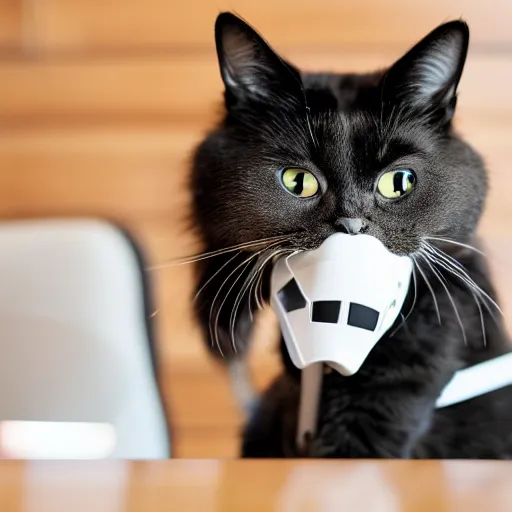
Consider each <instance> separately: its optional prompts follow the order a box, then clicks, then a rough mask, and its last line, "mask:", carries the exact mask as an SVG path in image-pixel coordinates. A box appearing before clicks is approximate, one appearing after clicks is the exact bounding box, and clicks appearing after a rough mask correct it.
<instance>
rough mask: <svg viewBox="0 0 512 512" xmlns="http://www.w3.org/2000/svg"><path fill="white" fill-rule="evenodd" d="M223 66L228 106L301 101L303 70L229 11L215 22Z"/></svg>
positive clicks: (219, 53)
mask: <svg viewBox="0 0 512 512" xmlns="http://www.w3.org/2000/svg"><path fill="white" fill-rule="evenodd" d="M215 42H216V46H217V55H218V58H219V67H220V72H221V76H222V80H223V81H224V85H225V87H226V102H227V104H228V107H229V106H230V105H236V104H239V103H245V102H247V101H253V102H264V103H268V102H278V103H279V104H280V105H283V102H284V103H285V104H286V102H288V101H292V102H296V101H299V102H300V101H301V96H302V95H303V92H302V79H301V77H300V74H299V72H298V71H297V70H296V69H295V68H294V67H293V66H291V65H290V64H288V63H286V62H284V60H283V59H281V57H279V56H278V55H277V53H276V52H275V51H274V50H273V49H272V48H271V47H270V45H268V44H267V43H266V42H265V41H264V40H263V38H262V37H261V36H260V35H259V34H258V33H257V32H256V31H255V30H254V29H253V28H252V27H250V26H249V25H248V24H247V23H246V22H245V21H243V20H242V19H241V18H239V17H238V16H235V15H234V14H231V13H229V12H224V13H221V14H219V16H218V17H217V21H216V23H215Z"/></svg>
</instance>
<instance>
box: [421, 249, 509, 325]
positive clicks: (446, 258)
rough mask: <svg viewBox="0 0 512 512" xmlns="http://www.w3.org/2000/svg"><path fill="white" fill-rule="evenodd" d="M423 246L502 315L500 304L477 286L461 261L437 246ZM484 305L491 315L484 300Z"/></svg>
mask: <svg viewBox="0 0 512 512" xmlns="http://www.w3.org/2000/svg"><path fill="white" fill-rule="evenodd" d="M424 247H426V249H427V250H428V251H429V252H430V253H431V254H433V255H435V257H437V258H440V259H441V260H442V262H443V263H444V264H445V265H446V266H445V267H443V268H445V270H448V271H449V272H451V273H452V274H453V275H454V276H456V277H458V278H459V279H460V280H461V281H463V282H464V283H465V284H467V285H468V287H469V288H470V289H471V290H473V291H475V292H476V293H478V295H479V296H480V297H483V298H485V299H487V300H488V301H489V302H490V303H491V304H492V305H493V306H494V307H495V308H496V309H497V310H498V311H499V312H500V313H501V314H502V315H503V311H502V310H501V308H500V306H499V305H498V304H497V303H496V301H495V300H494V299H493V298H492V297H491V296H490V295H489V294H488V293H486V292H485V291H484V290H482V288H480V286H478V284H477V283H475V281H474V280H473V279H472V278H471V276H470V275H469V274H468V273H467V272H466V269H465V268H464V267H463V266H462V265H461V263H460V262H459V261H457V260H456V259H455V258H453V257H452V256H450V255H449V254H446V253H445V252H443V251H442V250H440V249H438V248H437V247H434V246H432V245H430V244H428V243H424ZM439 264H440V265H441V266H443V265H442V264H441V263H439ZM447 267H448V268H447ZM484 305H485V306H486V307H487V309H488V311H489V312H490V313H491V315H492V314H493V313H492V312H491V310H490V309H489V306H488V304H487V303H486V302H484Z"/></svg>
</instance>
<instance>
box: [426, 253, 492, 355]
mask: <svg viewBox="0 0 512 512" xmlns="http://www.w3.org/2000/svg"><path fill="white" fill-rule="evenodd" d="M427 257H428V258H429V260H430V261H431V262H432V263H433V264H434V265H439V261H438V260H437V259H436V258H435V257H433V256H427ZM441 266H442V267H443V268H445V269H446V270H448V269H447V268H446V267H445V266H444V265H441ZM448 271H449V272H451V273H453V272H452V270H448ZM457 277H459V278H460V276H457ZM468 288H469V291H470V292H471V295H472V296H473V299H474V300H475V304H476V306H477V308H478V312H479V314H480V325H481V328H482V338H483V342H484V347H486V346H487V335H486V329H485V321H484V314H483V311H482V307H481V305H480V302H479V300H478V299H479V297H478V295H477V294H476V293H475V291H474V289H473V287H472V286H471V285H468Z"/></svg>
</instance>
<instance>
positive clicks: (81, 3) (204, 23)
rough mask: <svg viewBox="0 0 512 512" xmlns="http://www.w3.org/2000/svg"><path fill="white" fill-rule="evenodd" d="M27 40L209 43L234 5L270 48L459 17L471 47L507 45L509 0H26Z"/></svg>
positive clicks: (390, 37) (405, 40)
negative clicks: (175, 0)
mask: <svg viewBox="0 0 512 512" xmlns="http://www.w3.org/2000/svg"><path fill="white" fill-rule="evenodd" d="M30 6H31V8H32V9H33V13H32V16H33V19H34V28H33V34H32V37H33V41H34V44H35V45H36V46H37V48H39V49H40V50H43V51H55V50H57V51H62V50H70V49H73V50H77V49H79V50H84V49H88V50H90V49H93V50H98V49H100V50H105V49H126V48H130V49H141V48H143V47H155V46H160V47H161V46H166V45H177V46H179V47H182V46H183V45H195V46H197V45H203V46H211V45H213V24H214V20H215V17H216V15H217V14H218V13H219V12H220V11H222V10H234V11H236V12H238V13H239V14H240V15H242V16H243V17H244V18H245V19H247V20H248V21H249V22H250V23H251V24H253V25H254V26H256V27H257V28H258V30H260V31H261V32H262V33H263V35H264V36H265V37H266V38H267V39H269V40H270V41H271V42H272V43H273V44H275V45H284V46H291V45H334V44H340V43H349V44H363V45H364V44H368V43H372V44H373V43H378V44H382V43H384V44H386V43H387V44H400V45H403V44H405V45H410V44H412V43H414V42H415V41H416V40H418V39H419V38H421V37H423V35H425V34H426V33H427V32H429V31H430V30H431V29H433V28H434V27H435V26H436V25H438V24H440V23H442V22H444V21H446V20H448V19H452V18H454V19H456V18H460V17H461V16H462V17H464V18H465V19H467V20H468V21H469V23H470V24H471V27H472V29H473V41H474V42H475V43H476V44H497V45H501V44H504V43H510V42H511V40H512V32H511V31H510V18H511V16H512V4H511V3H510V2H509V1H508V0H491V1H488V2H476V1H471V2H469V1H464V0H450V1H446V0H431V1H430V2H428V3H422V4H421V5H420V4H417V3H415V2H410V1H408V0H392V1H388V2H380V1H379V0H347V1H344V2H339V1H335V0H328V1H324V2H317V1H316V0H303V1H301V2H295V1H293V0H281V1H279V2H271V1H262V2H253V1H251V0H189V1H188V2H185V3H182V4H180V5H179V7H177V6H175V5H172V4H169V2H168V1H167V0H146V1H144V2H140V1H139V0H73V1H72V2H70V1H69V0H32V2H31V4H30Z"/></svg>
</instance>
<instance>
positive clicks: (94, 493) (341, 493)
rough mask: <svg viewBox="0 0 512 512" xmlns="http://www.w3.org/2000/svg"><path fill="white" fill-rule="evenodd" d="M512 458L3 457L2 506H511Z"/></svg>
mask: <svg viewBox="0 0 512 512" xmlns="http://www.w3.org/2000/svg"><path fill="white" fill-rule="evenodd" d="M511 483H512V463H509V462H464V461H450V462H445V461H439V462H438V461H414V462H412V461H384V462H373V461H361V462H360V461H291V460H288V461H236V460H232V461H231V460H228V461H219V460H197V461H196V460H174V461H163V462H121V461H106V462H26V463H23V462H15V461H13V462H9V461H4V462H1V463H0V510H1V511H2V512H18V511H19V512H61V511H62V512H122V511H123V512H124V511H133V512H152V511H156V510H162V511H164V510H165V511H169V512H170V511H173V512H174V511H176V512H182V511H183V512H189V511H191V512H192V511H200V512H209V511H216V512H217V511H218V512H231V511H237V512H238V511H241V512H251V511H255V512H256V511H257V512H265V511H267V510H275V511H286V512H302V511H315V512H324V511H333V512H339V511H343V512H353V511H354V512H364V511H372V512H373V511H377V512H398V511H400V512H413V511H414V512H423V511H425V512H451V511H453V512H471V511H478V512H491V511H492V512H496V511H503V512H509V511H511V510H512V486H511Z"/></svg>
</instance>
